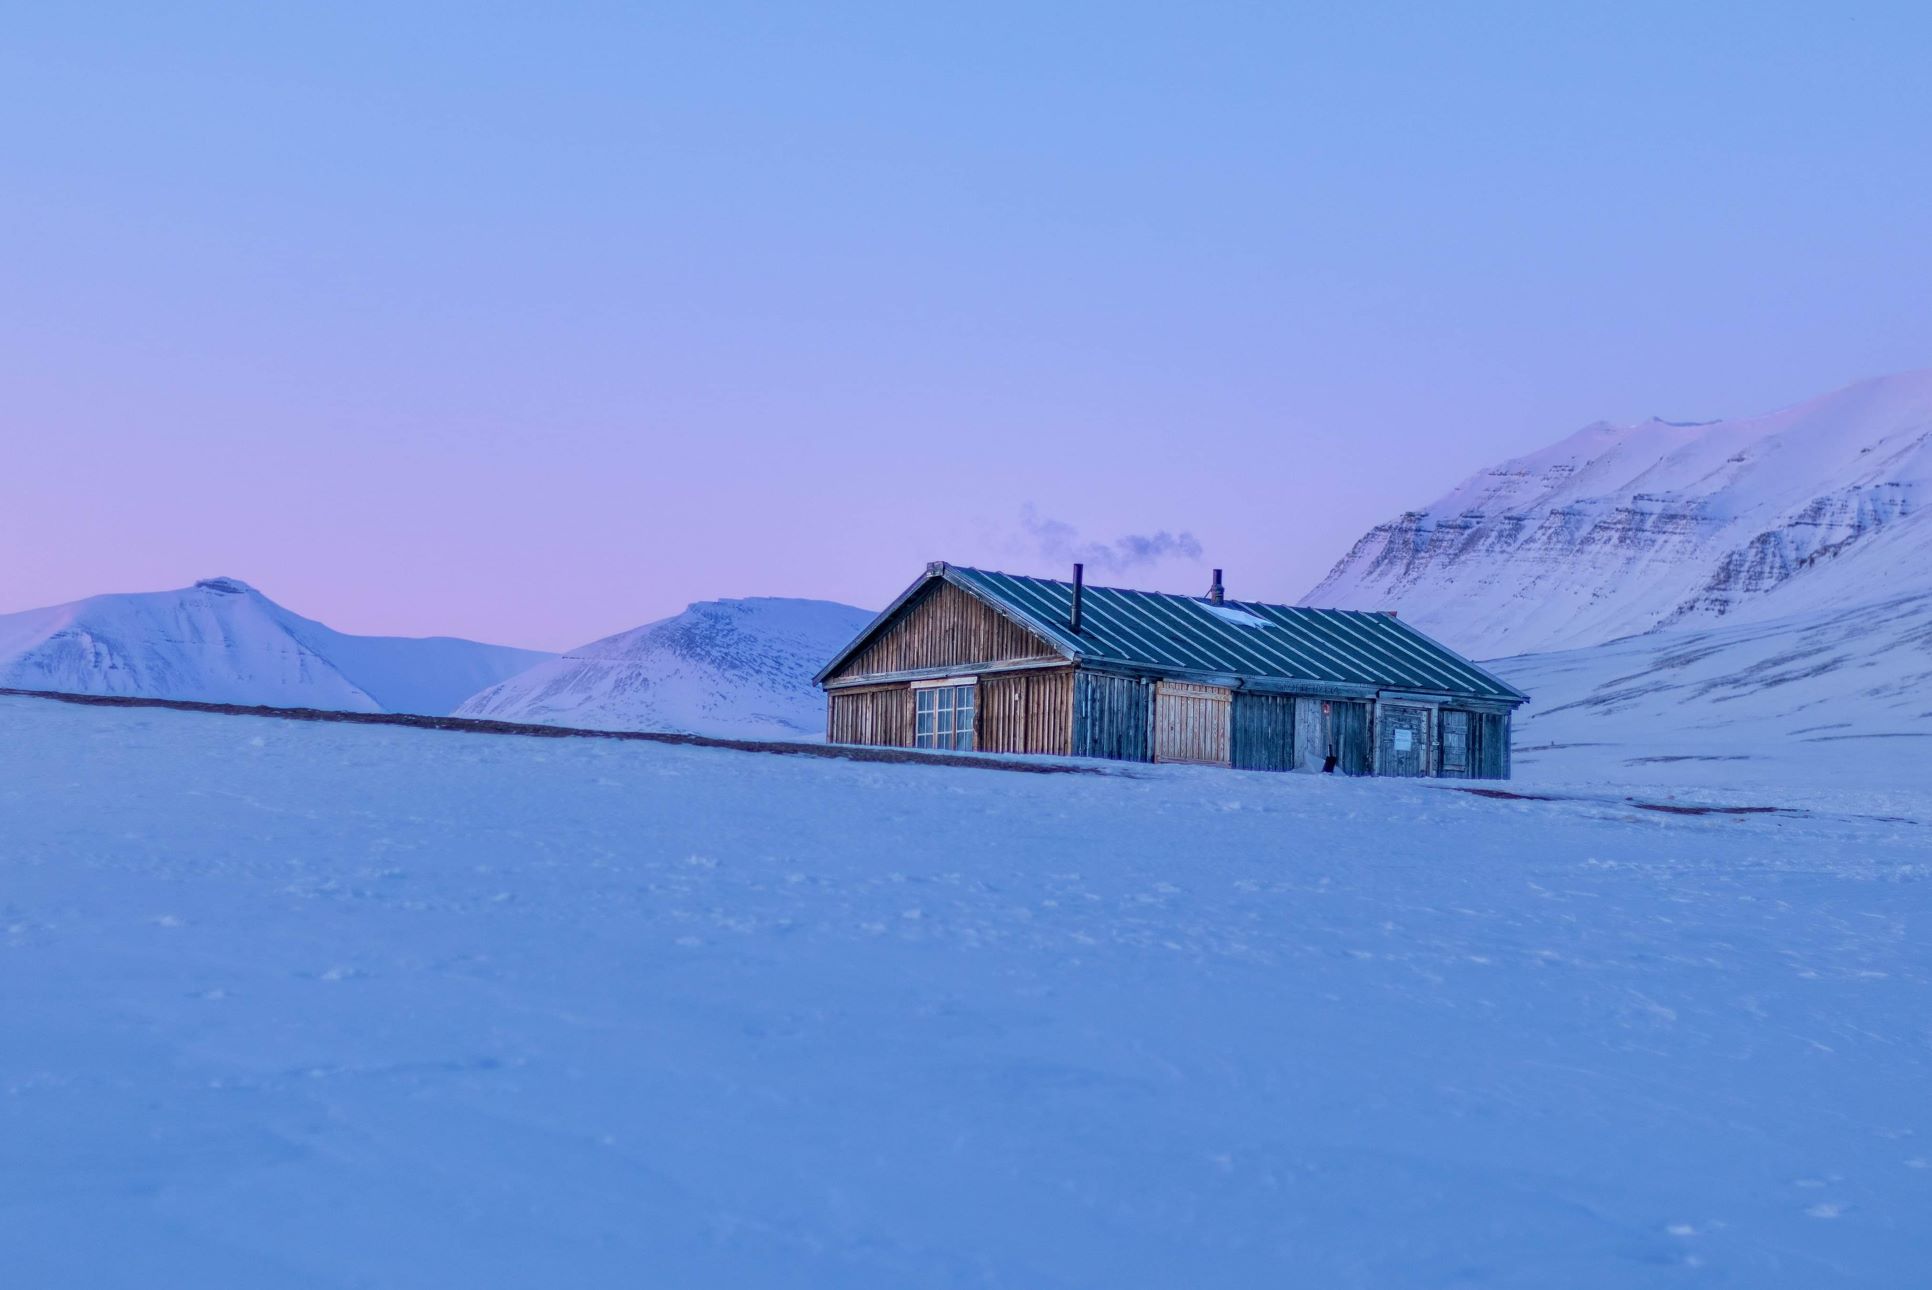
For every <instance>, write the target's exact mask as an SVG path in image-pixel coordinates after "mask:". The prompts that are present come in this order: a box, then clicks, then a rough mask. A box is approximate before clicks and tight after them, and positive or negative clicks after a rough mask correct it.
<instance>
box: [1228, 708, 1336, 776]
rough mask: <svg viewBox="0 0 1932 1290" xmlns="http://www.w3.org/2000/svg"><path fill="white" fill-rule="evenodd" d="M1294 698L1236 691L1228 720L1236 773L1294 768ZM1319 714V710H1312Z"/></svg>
mask: <svg viewBox="0 0 1932 1290" xmlns="http://www.w3.org/2000/svg"><path fill="white" fill-rule="evenodd" d="M1295 710H1296V703H1295V697H1294V696H1293V695H1291V694H1253V693H1249V692H1246V691H1237V692H1236V693H1235V696H1234V703H1233V705H1232V710H1231V714H1230V717H1229V721H1230V724H1231V731H1230V735H1229V740H1230V745H1231V750H1230V752H1231V760H1232V761H1233V763H1234V767H1235V769H1236V770H1293V769H1294V768H1295ZM1316 711H1317V714H1319V712H1320V709H1319V708H1318V709H1316Z"/></svg>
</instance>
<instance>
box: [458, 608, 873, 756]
mask: <svg viewBox="0 0 1932 1290" xmlns="http://www.w3.org/2000/svg"><path fill="white" fill-rule="evenodd" d="M872 617H873V615H872V614H871V612H870V611H868V610H863V609H855V608H853V607H852V606H850V605H841V604H836V603H834V602H832V601H827V600H791V599H786V598H783V597H776V596H759V597H751V598H747V599H742V600H701V601H698V602H696V603H694V604H691V605H688V606H686V607H685V609H684V611H683V612H682V613H679V614H676V615H673V616H672V617H670V618H664V619H660V620H658V621H657V622H653V623H646V624H645V625H644V626H642V627H634V628H632V629H630V630H629V631H624V632H618V633H616V634H614V635H611V636H606V637H604V638H603V639H601V640H595V641H591V642H590V643H588V644H586V645H582V646H579V647H578V648H576V649H573V650H568V651H566V652H565V653H564V654H562V655H561V656H559V657H557V658H555V659H551V660H549V661H547V662H543V663H539V664H537V665H536V666H535V667H532V668H531V669H529V670H528V671H527V672H524V673H522V674H521V675H518V676H514V677H511V678H510V679H509V680H507V681H504V682H502V683H500V684H497V685H493V686H491V687H489V688H488V689H485V690H483V691H481V692H480V693H478V694H476V695H474V696H472V697H471V698H470V700H469V701H468V702H466V703H464V704H463V705H462V707H460V708H459V709H457V715H459V716H466V717H487V718H493V719H495V720H500V721H529V722H536V723H540V724H545V725H561V726H581V727H585V728H589V729H599V730H671V731H679V732H683V733H688V734H702V735H722V736H728V737H742V738H765V739H817V738H821V737H823V735H824V733H825V697H824V695H823V694H822V693H821V692H820V691H819V690H818V688H817V686H815V685H813V684H812V677H813V676H814V675H815V674H816V673H817V672H818V669H819V668H820V667H822V666H824V664H825V661H826V660H827V659H829V658H831V657H832V655H833V654H834V653H836V652H837V651H838V649H839V648H840V647H841V646H843V645H845V644H846V643H848V642H849V641H850V640H851V639H852V638H853V637H854V636H856V635H858V633H859V631H860V630H861V629H862V628H863V627H865V626H866V624H867V623H869V622H871V620H872Z"/></svg>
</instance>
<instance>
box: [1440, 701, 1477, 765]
mask: <svg viewBox="0 0 1932 1290" xmlns="http://www.w3.org/2000/svg"><path fill="white" fill-rule="evenodd" d="M1440 721H1441V723H1442V733H1441V737H1440V741H1439V745H1440V748H1441V756H1440V760H1439V762H1438V764H1437V767H1436V769H1437V771H1438V772H1439V773H1440V774H1442V775H1444V776H1446V777H1448V778H1450V779H1468V778H1469V775H1470V767H1471V765H1472V762H1471V760H1470V755H1469V754H1470V747H1469V714H1468V713H1467V712H1458V711H1456V710H1455V709H1454V708H1444V709H1443V710H1442V714H1441V717H1440Z"/></svg>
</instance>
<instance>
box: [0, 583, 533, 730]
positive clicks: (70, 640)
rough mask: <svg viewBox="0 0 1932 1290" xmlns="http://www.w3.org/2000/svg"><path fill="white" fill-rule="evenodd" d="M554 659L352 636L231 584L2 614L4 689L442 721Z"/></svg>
mask: <svg viewBox="0 0 1932 1290" xmlns="http://www.w3.org/2000/svg"><path fill="white" fill-rule="evenodd" d="M549 657H551V656H550V655H548V654H544V653H542V652H540V651H537V650H526V649H512V648H510V647H509V646H506V645H484V644H479V643H478V642H476V641H467V640H458V639H456V638H454V637H448V636H436V637H429V638H425V639H410V638H406V637H393V636H349V635H345V634H344V633H342V632H338V631H334V630H332V629H330V628H328V627H325V626H323V625H322V624H321V623H318V622H315V621H313V620H311V619H308V618H304V617H302V616H301V615H300V614H295V613H291V612H290V611H289V610H287V609H284V608H283V607H282V606H280V605H278V604H276V603H275V602H274V601H272V600H270V599H269V598H268V597H267V596H264V595H263V594H262V593H261V592H259V591H256V590H255V589H254V588H253V587H250V586H249V585H248V584H247V583H245V582H241V581H239V580H237V579H234V578H207V579H204V580H202V581H201V582H197V583H196V584H195V585H194V586H192V587H187V588H183V589H182V590H179V591H155V592H141V593H135V594H131V595H110V596H92V597H90V598H88V599H86V600H77V601H74V602H73V603H72V604H66V605H54V606H52V607H50V608H47V609H29V610H26V611H24V612H21V613H15V614H3V615H0V687H6V688H12V689H20V690H59V691H64V692H67V693H74V694H117V695H130V696H139V697H144V698H157V699H191V700H196V701H199V702H204V703H241V704H263V705H267V706H270V707H307V708H328V709H335V710H339V711H345V712H411V713H426V714H429V715H435V716H440V715H443V714H446V713H448V712H449V711H450V709H452V708H454V707H455V706H456V705H457V704H458V703H461V702H462V701H463V700H464V698H466V697H467V696H469V695H471V694H473V693H475V692H476V690H477V689H478V688H480V687H482V686H486V685H490V684H493V683H494V682H496V681H500V680H502V679H503V678H504V677H506V676H511V675H514V674H515V673H517V672H520V671H522V670H523V669H524V668H527V667H529V666H530V665H531V664H533V663H536V662H538V661H540V660H543V659H546V658H549Z"/></svg>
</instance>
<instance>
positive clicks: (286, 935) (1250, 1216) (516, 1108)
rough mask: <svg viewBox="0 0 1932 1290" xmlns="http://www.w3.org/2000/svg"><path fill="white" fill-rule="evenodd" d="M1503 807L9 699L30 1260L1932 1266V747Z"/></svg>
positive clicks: (79, 1265) (1340, 786)
mask: <svg viewBox="0 0 1932 1290" xmlns="http://www.w3.org/2000/svg"><path fill="white" fill-rule="evenodd" d="M1511 787H1512V789H1515V790H1519V791H1521V792H1523V793H1526V794H1535V796H1534V797H1524V798H1508V799H1494V798H1486V797H1482V796H1478V795H1474V794H1471V793H1469V792H1467V791H1464V790H1463V789H1462V788H1459V787H1457V786H1455V785H1452V784H1450V783H1449V782H1446V781H1443V782H1429V781H1396V780H1369V779H1362V780H1351V779H1340V778H1335V777H1324V776H1289V775H1272V776H1271V775H1264V774H1249V773H1239V772H1231V771H1216V770H1207V769H1195V768H1186V767H1154V766H1133V767H1126V766H1113V767H1099V766H1092V765H1090V766H1089V767H1088V768H1087V770H1086V771H1084V772H1083V773H1058V774H1045V773H1041V774H1024V773H1016V772H1012V771H999V770H990V769H987V770H981V769H959V768H950V767H942V766H935V765H922V764H918V763H917V761H914V762H913V763H911V764H868V763H859V762H851V761H844V760H838V759H824V758H814V757H804V756H780V755H773V754H770V753H755V752H742V751H730V750H725V749H717V748H692V747H678V746H671V745H664V744H654V743H632V742H618V741H613V740H606V739H599V738H595V737H567V738H561V739H556V738H535V737H530V736H521V735H486V734H479V733H472V732H445V731H428V730H412V729H404V728H396V727H371V726H349V725H340V724H331V723H317V722H298V721H290V720H285V719H280V718H269V717H238V716H220V715H212V714H205V713H195V712H176V711H165V710H155V709H142V708H102V707H80V706H74V705H70V704H66V703H61V702H56V701H52V700H48V699H42V698H27V697H0V865H3V866H4V874H5V883H4V887H0V956H3V957H0V963H4V967H0V974H3V975H0V980H4V982H5V986H4V989H3V990H0V1026H4V1029H5V1033H6V1035H7V1042H6V1043H5V1044H0V1089H4V1096H0V1117H3V1121H0V1143H4V1144H5V1146H4V1150H3V1151H0V1268H4V1269H5V1274H4V1282H5V1284H7V1285H9V1286H20V1287H28V1288H35V1290H37V1288H39V1287H73V1286H87V1287H98V1288H103V1290H111V1288H116V1287H142V1288H144V1290H145V1288H146V1287H153V1286H194V1287H197V1288H203V1290H205V1288H211V1287H231V1286H233V1287H338V1286H360V1287H422V1286H458V1285H460V1286H475V1287H498V1286H501V1287H530V1286H571V1287H606V1286H609V1287H617V1286H626V1287H629V1286H665V1287H712V1286H729V1287H781V1286H782V1287H805V1286H812V1287H821V1286H822V1287H848V1288H849V1287H881V1288H891V1290H903V1288H905V1287H924V1286H933V1287H939V1286H946V1287H952V1286H958V1287H968V1286H1016V1287H1028V1288H1029V1290H1032V1288H1039V1290H1052V1288H1055V1287H1094V1288H1096V1290H1103V1288H1104V1290H1119V1288H1121V1287H1244V1288H1245V1287H1254V1286H1311V1287H1323V1288H1325V1290H1326V1288H1332V1287H1400V1288H1404V1290H1406V1288H1411V1287H1433V1286H1475V1285H1482V1286H1509V1287H1524V1288H1526V1290H1548V1288H1549V1287H1559V1286H1560V1287H1566V1288H1578V1290H1582V1288H1588V1287H1633V1286H1646V1287H1648V1286H1737V1287H1751V1288H1753V1290H1765V1288H1767V1287H1792V1288H1793V1290H1816V1288H1817V1287H1826V1286H1834V1287H1835V1286H1868V1287H1908V1286H1914V1285H1922V1284H1924V1275H1925V1269H1926V1268H1927V1267H1929V1266H1932V1221H1928V1215H1932V1097H1928V1096H1927V1089H1928V1088H1932V1027H1928V1015H1932V1014H1929V1013H1928V1008H1927V1004H1928V986H1932V846H1928V838H1929V837H1932V833H1929V832H1928V821H1932V800H1928V794H1927V793H1926V791H1925V788H1924V785H1923V784H1921V785H1920V786H1919V788H1918V791H1916V792H1913V791H1907V790H1904V789H1901V790H1899V791H1898V792H1895V793H1893V794H1891V795H1890V796H1889V797H1888V799H1887V800H1886V801H1885V802H1884V803H1883V804H1882V807H1883V809H1878V805H1879V804H1876V803H1874V802H1873V801H1872V800H1870V799H1869V797H1867V796H1863V795H1854V796H1849V797H1847V796H1840V795H1837V794H1834V793H1832V792H1829V791H1827V790H1825V789H1824V788H1822V787H1815V788H1814V790H1813V793H1812V800H1811V803H1810V805H1809V806H1808V807H1806V808H1804V809H1796V808H1791V809H1784V810H1779V811H1775V812H1764V813H1755V814H1723V813H1714V814H1695V813H1685V812H1686V811H1688V810H1689V809H1690V807H1691V806H1692V805H1693V804H1694V803H1697V802H1701V801H1710V802H1718V803H1722V802H1723V801H1725V800H1726V799H1725V798H1724V796H1723V795H1722V794H1721V793H1716V792H1710V793H1703V794H1690V793H1679V795H1678V796H1677V797H1676V798H1675V799H1656V800H1653V801H1650V802H1649V803H1648V804H1645V803H1644V801H1643V799H1639V801H1636V802H1633V801H1628V800H1625V798H1626V796H1627V795H1628V794H1629V793H1631V792H1634V791H1635V790H1634V789H1633V788H1625V789H1622V790H1620V791H1610V790H1606V788H1605V786H1604V785H1603V784H1601V783H1598V782H1596V781H1594V780H1593V781H1591V782H1589V783H1588V784H1586V785H1564V784H1562V783H1560V782H1556V781H1551V780H1548V779H1545V778H1543V777H1541V776H1539V775H1538V774H1536V773H1535V772H1534V771H1532V772H1530V773H1528V774H1526V775H1525V776H1524V777H1522V778H1521V779H1519V781H1518V782H1517V783H1515V784H1513V785H1512V786H1511ZM1663 805H1667V806H1670V807H1671V808H1672V809H1669V810H1658V809H1654V808H1655V807H1656V806H1663Z"/></svg>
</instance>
